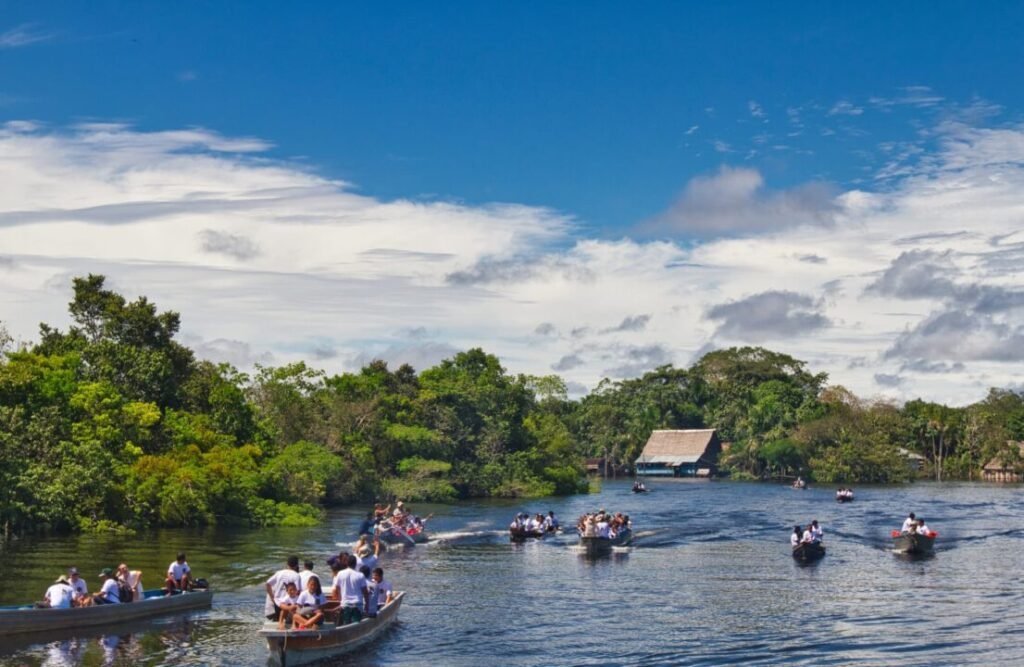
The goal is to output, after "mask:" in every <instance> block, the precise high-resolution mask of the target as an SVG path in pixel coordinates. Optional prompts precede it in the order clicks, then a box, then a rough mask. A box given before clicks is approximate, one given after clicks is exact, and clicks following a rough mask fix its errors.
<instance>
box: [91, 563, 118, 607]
mask: <svg viewBox="0 0 1024 667" xmlns="http://www.w3.org/2000/svg"><path fill="white" fill-rule="evenodd" d="M100 579H102V580H103V585H102V586H101V587H100V592H99V593H96V594H95V595H93V596H92V599H93V602H95V603H96V604H119V603H120V602H121V595H120V591H118V587H117V579H115V578H114V571H113V570H112V569H110V568H109V567H105V568H103V571H102V572H100Z"/></svg>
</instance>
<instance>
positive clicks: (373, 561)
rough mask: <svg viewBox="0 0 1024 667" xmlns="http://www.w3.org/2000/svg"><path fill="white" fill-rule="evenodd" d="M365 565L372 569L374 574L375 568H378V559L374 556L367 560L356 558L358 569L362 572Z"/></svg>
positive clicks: (368, 557)
mask: <svg viewBox="0 0 1024 667" xmlns="http://www.w3.org/2000/svg"><path fill="white" fill-rule="evenodd" d="M364 565H365V566H366V567H368V568H370V571H371V572H373V568H375V567H377V557H376V556H374V555H373V554H370V555H369V556H367V557H366V558H359V557H358V556H356V569H357V570H362V569H363V566H364Z"/></svg>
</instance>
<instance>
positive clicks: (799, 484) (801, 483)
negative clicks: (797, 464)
mask: <svg viewBox="0 0 1024 667" xmlns="http://www.w3.org/2000/svg"><path fill="white" fill-rule="evenodd" d="M793 488H794V489H796V490H798V491H803V490H804V489H806V488H807V482H805V481H803V480H802V479H798V480H797V481H795V482H793Z"/></svg>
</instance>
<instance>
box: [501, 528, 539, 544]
mask: <svg viewBox="0 0 1024 667" xmlns="http://www.w3.org/2000/svg"><path fill="white" fill-rule="evenodd" d="M546 536H547V532H546V531H543V530H526V529H525V528H509V529H508V538H509V540H511V541H513V542H525V541H526V540H531V539H532V540H543V539H544V538H545V537H546Z"/></svg>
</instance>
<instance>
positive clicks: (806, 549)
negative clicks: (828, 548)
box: [793, 542, 825, 563]
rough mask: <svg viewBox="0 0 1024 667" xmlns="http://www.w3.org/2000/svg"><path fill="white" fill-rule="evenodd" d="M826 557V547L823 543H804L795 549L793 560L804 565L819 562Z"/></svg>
mask: <svg viewBox="0 0 1024 667" xmlns="http://www.w3.org/2000/svg"><path fill="white" fill-rule="evenodd" d="M824 555H825V545H824V544H822V543H821V542H803V543H801V544H798V545H796V546H795V547H793V558H795V559H796V560H798V561H801V562H803V563H809V562H811V561H813V560H818V559H819V558H822V557H823V556H824Z"/></svg>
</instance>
